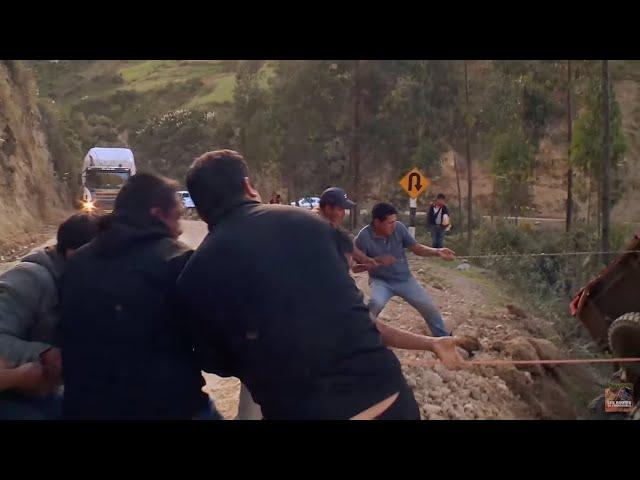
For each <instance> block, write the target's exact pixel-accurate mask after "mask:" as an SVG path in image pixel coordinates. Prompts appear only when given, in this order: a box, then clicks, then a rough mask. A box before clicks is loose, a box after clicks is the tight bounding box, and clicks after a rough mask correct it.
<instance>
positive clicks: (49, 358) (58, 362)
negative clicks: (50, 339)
mask: <svg viewBox="0 0 640 480" xmlns="http://www.w3.org/2000/svg"><path fill="white" fill-rule="evenodd" d="M40 362H41V363H42V367H43V369H44V373H45V375H46V376H47V377H48V378H49V379H50V380H51V381H52V382H54V383H58V384H60V383H62V354H61V353H60V349H58V348H55V347H51V348H50V349H49V350H46V351H44V352H43V353H41V354H40Z"/></svg>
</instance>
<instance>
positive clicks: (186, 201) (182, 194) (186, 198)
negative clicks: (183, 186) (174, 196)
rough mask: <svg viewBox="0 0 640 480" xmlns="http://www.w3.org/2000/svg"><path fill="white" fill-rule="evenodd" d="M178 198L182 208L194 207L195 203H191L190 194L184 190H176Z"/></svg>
mask: <svg viewBox="0 0 640 480" xmlns="http://www.w3.org/2000/svg"><path fill="white" fill-rule="evenodd" d="M178 198H179V199H180V201H181V202H182V205H183V206H184V208H196V205H195V204H194V203H193V199H192V198H191V195H190V194H189V192H188V191H186V190H181V191H179V192H178Z"/></svg>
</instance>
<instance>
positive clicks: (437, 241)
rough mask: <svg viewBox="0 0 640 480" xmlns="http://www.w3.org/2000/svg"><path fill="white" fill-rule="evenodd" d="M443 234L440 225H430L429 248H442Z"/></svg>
mask: <svg viewBox="0 0 640 480" xmlns="http://www.w3.org/2000/svg"><path fill="white" fill-rule="evenodd" d="M444 232H445V230H444V228H443V227H442V225H431V242H432V243H431V246H432V247H433V248H442V247H444Z"/></svg>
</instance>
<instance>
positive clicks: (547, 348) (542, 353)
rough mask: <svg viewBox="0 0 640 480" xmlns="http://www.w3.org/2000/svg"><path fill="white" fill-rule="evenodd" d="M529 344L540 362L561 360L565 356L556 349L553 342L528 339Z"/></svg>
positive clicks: (542, 339) (541, 339)
mask: <svg viewBox="0 0 640 480" xmlns="http://www.w3.org/2000/svg"><path fill="white" fill-rule="evenodd" d="M529 343H531V345H533V348H534V349H535V350H536V353H537V355H538V357H539V358H541V359H542V360H562V359H564V358H566V357H565V355H564V354H563V353H562V352H561V351H560V349H559V348H558V347H556V346H555V345H554V344H553V342H550V341H549V340H545V339H544V338H529Z"/></svg>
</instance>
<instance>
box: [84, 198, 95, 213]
mask: <svg viewBox="0 0 640 480" xmlns="http://www.w3.org/2000/svg"><path fill="white" fill-rule="evenodd" d="M95 209H96V206H95V204H94V203H93V201H92V200H88V201H84V202H82V210H83V211H85V212H93V211H94V210H95Z"/></svg>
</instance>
